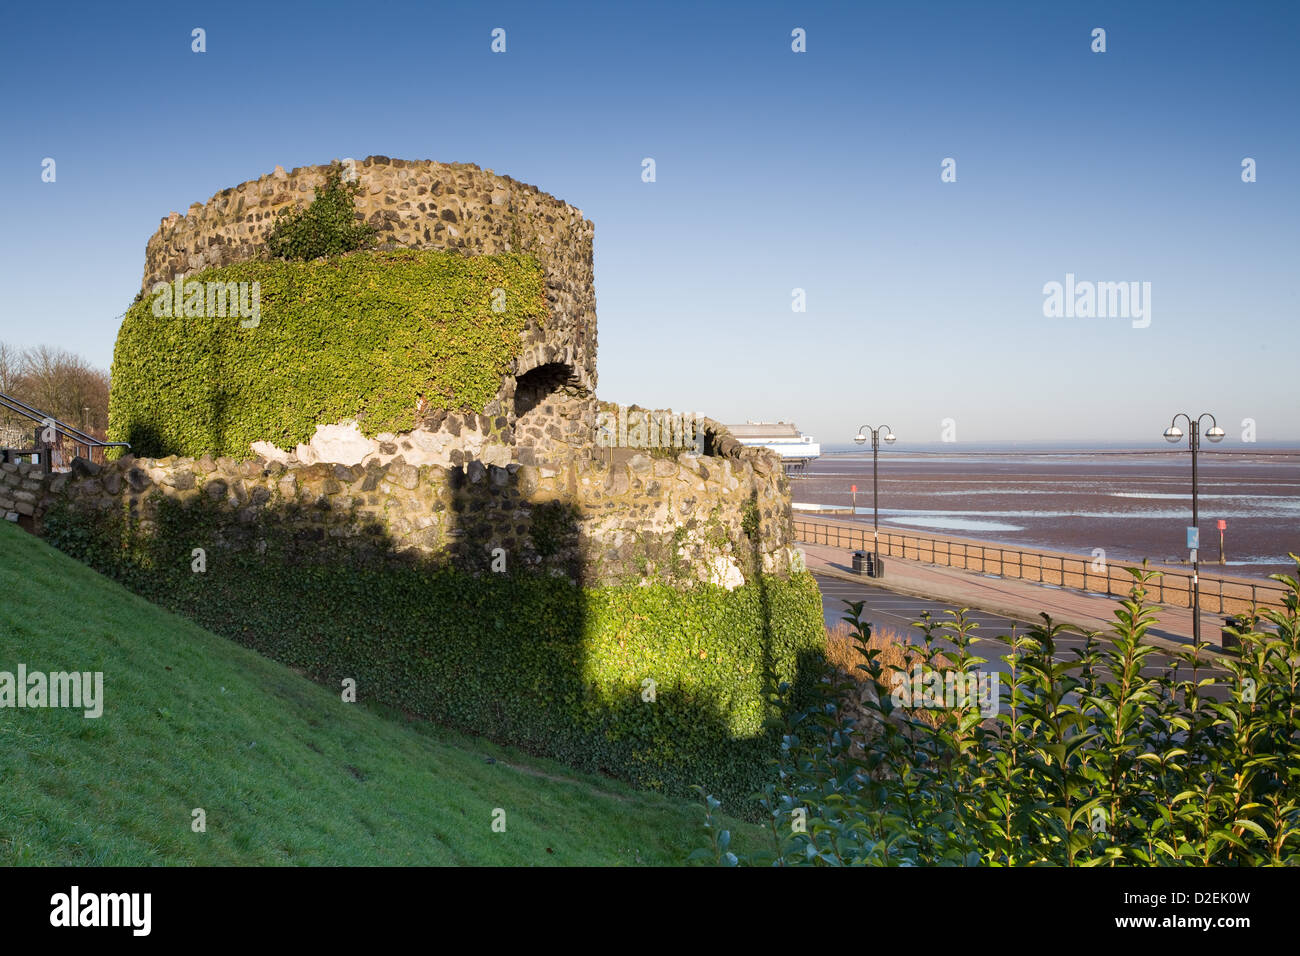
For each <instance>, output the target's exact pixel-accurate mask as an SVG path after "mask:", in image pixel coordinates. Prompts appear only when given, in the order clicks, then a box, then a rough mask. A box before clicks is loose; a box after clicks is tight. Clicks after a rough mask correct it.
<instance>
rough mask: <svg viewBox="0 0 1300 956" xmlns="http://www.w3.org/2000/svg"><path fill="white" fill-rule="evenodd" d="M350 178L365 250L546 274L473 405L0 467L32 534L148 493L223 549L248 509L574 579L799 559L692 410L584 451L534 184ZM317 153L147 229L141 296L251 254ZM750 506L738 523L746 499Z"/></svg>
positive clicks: (572, 289)
mask: <svg viewBox="0 0 1300 956" xmlns="http://www.w3.org/2000/svg"><path fill="white" fill-rule="evenodd" d="M341 164H342V166H343V170H344V175H345V178H348V179H355V180H356V181H359V182H360V184H361V187H362V192H361V195H360V196H359V198H358V205H357V208H358V214H359V215H360V216H362V217H364V218H365V219H366V220H367V221H369V222H371V223H372V224H373V225H375V226H376V228H377V229H378V230H379V238H380V246H379V247H380V248H383V249H396V248H433V249H455V250H460V251H462V252H464V253H466V254H470V255H493V254H500V253H506V252H520V253H525V254H528V255H531V256H533V257H535V258H536V259H537V260H538V261H539V262H540V263H541V265H542V267H543V269H544V271H545V276H546V292H547V301H548V305H549V311H550V316H549V318H548V320H547V321H546V322H545V323H544V324H542V323H538V324H535V325H533V326H530V327H529V328H526V329H525V330H524V331H523V332H522V333H521V339H522V341H521V350H520V352H519V355H518V357H517V358H516V360H515V361H514V363H513V365H512V367H511V369H510V370H509V373H508V374H507V375H506V376H504V378H503V381H502V384H501V388H500V390H499V391H498V393H497V396H496V397H495V399H494V400H493V401H492V402H491V403H489V405H488V406H487V407H486V409H485V410H484V411H483V412H482V413H477V412H471V411H462V412H442V411H437V412H431V413H429V415H428V416H426V417H425V419H424V420H423V421H422V422H421V423H420V424H419V426H418V427H417V428H416V429H415V430H414V431H412V432H410V433H405V434H400V435H391V434H384V435H378V436H375V437H374V438H368V437H366V436H364V435H362V434H361V433H360V431H359V429H358V428H357V427H356V425H355V423H353V422H320V423H319V424H318V427H317V432H316V436H315V437H314V438H313V439H312V440H311V442H309V443H308V444H306V445H299V446H297V447H296V448H294V449H281V448H276V447H275V446H273V445H271V444H270V443H267V442H257V443H254V444H253V446H252V447H251V448H250V460H248V461H242V462H237V461H234V460H230V459H217V460H213V459H212V458H210V457H204V458H200V459H197V460H194V459H177V458H165V459H159V460H149V459H135V458H132V457H130V456H127V457H125V458H123V459H121V460H119V461H117V462H113V463H109V464H108V465H107V466H102V467H101V466H96V465H92V464H90V463H87V462H80V461H79V462H77V463H76V468H75V469H74V471H73V473H72V474H71V475H46V474H44V473H43V472H41V471H40V470H39V469H34V468H31V467H30V466H25V465H17V466H15V465H6V466H4V467H3V469H0V512H5V513H7V514H8V516H10V517H11V518H13V519H21V520H22V521H23V523H25V524H27V525H29V526H30V527H32V528H33V529H34V530H38V529H39V527H40V523H41V518H42V516H43V515H44V513H45V512H46V511H47V510H48V509H49V508H50V507H52V506H53V505H54V504H56V503H58V502H60V501H62V502H64V503H66V504H67V505H68V506H69V507H71V508H73V509H75V510H77V511H81V512H88V513H92V514H93V512H94V511H96V510H101V509H108V508H117V509H121V508H125V509H127V510H128V511H129V512H130V513H131V514H132V515H134V516H135V517H136V518H137V519H138V520H139V522H140V528H141V529H142V531H143V532H145V533H148V531H149V529H150V527H151V524H152V522H153V519H154V516H155V514H156V509H157V507H158V505H159V502H160V501H161V500H162V499H164V498H170V499H173V500H177V501H182V502H185V501H193V500H195V499H198V498H199V497H200V496H202V497H203V498H204V499H205V500H206V501H207V502H208V503H210V504H212V505H213V506H216V507H219V508H221V509H224V512H225V513H226V514H228V516H229V534H228V535H223V539H224V544H225V546H230V547H256V546H257V528H258V527H259V526H260V525H261V522H263V521H264V520H265V518H266V516H267V515H270V514H274V519H275V520H277V521H288V522H290V523H292V524H293V525H294V527H295V528H296V529H297V530H299V531H301V532H302V534H303V535H304V536H310V535H311V534H314V533H321V534H324V533H330V529H334V531H335V532H337V531H338V529H341V528H343V529H352V530H353V531H355V530H357V529H360V528H371V529H379V530H380V531H381V532H382V535H383V537H384V540H385V541H386V542H387V546H388V547H390V548H391V549H393V550H395V551H399V552H411V553H418V554H424V555H428V556H431V557H435V558H439V559H445V560H449V561H457V562H459V563H462V564H465V565H467V566H469V567H473V568H477V567H483V566H485V564H486V560H487V556H488V555H489V554H490V553H491V552H492V551H493V549H496V548H502V549H504V550H505V551H506V552H507V553H509V554H512V555H515V556H516V558H517V560H518V561H520V562H522V563H523V564H524V565H525V566H535V567H539V568H542V567H545V566H547V565H552V566H553V567H554V568H555V569H556V570H560V569H566V570H568V571H570V572H573V573H575V574H577V575H578V576H580V578H581V579H582V580H583V581H584V582H586V583H606V584H612V583H621V582H628V581H645V580H649V579H658V578H663V577H665V576H669V575H672V576H674V577H678V578H680V577H681V575H682V574H683V571H684V573H685V576H686V577H687V578H689V579H693V580H700V581H708V582H712V583H716V584H719V585H723V586H726V587H735V586H737V585H739V584H742V583H744V581H745V580H746V578H747V576H748V575H752V574H753V573H754V572H756V571H758V570H759V569H761V570H763V571H765V572H768V573H785V572H787V571H789V570H791V569H792V568H795V567H798V566H801V561H800V558H799V555H798V552H797V551H796V550H795V548H794V546H793V541H794V538H793V523H792V514H791V507H790V496H789V489H788V485H787V480H786V478H785V475H784V472H783V470H782V467H781V465H780V462H779V461H778V460H777V458H776V456H775V455H773V454H772V453H770V452H767V451H765V450H762V449H756V448H749V447H746V446H743V445H741V444H740V443H739V442H737V441H736V440H735V439H734V438H732V437H731V436H730V435H729V434H728V433H727V432H726V429H725V427H723V426H722V425H720V424H718V423H716V422H713V421H711V420H707V419H704V420H702V423H703V427H704V428H705V431H706V433H707V438H708V440H707V441H706V442H705V443H704V453H703V454H697V453H695V451H693V450H691V451H683V452H681V453H680V454H678V453H676V449H673V450H664V449H658V450H639V449H629V448H617V447H615V448H607V447H598V444H597V440H596V412H597V407H598V405H597V400H596V396H595V386H596V311H595V287H594V278H593V271H592V242H593V236H594V226H593V225H592V223H591V222H590V221H588V220H587V219H585V218H583V215H582V212H581V211H580V210H578V209H575V208H574V207H572V206H570V205H568V204H567V203H564V202H562V201H560V200H558V199H555V198H554V197H552V196H549V195H547V194H545V193H543V192H541V191H540V190H538V189H537V188H536V187H534V186H528V185H525V184H523V183H519V182H516V181H515V180H512V179H510V178H509V177H505V176H498V175H496V174H494V173H493V172H492V171H491V170H483V169H480V168H478V167H477V166H474V165H472V164H445V163H435V162H431V161H405V160H396V159H389V158H387V157H383V156H372V157H369V158H367V159H365V160H361V161H354V160H343V161H342V163H341ZM329 168H330V167H329V166H309V167H303V168H299V169H294V170H292V171H290V172H285V171H284V170H283V169H281V168H279V167H277V168H276V169H275V171H274V172H272V173H270V174H268V175H265V176H262V177H261V178H259V179H257V180H254V181H251V182H247V183H243V184H242V185H239V186H235V187H232V188H230V189H225V190H222V191H221V192H219V193H217V195H215V196H213V197H212V198H211V199H210V200H208V202H207V203H204V204H198V203H195V204H194V205H192V206H191V207H190V208H189V210H188V212H187V214H186V215H184V216H181V215H178V214H177V213H172V214H171V215H169V216H168V217H166V218H165V219H163V220H162V223H161V225H160V227H159V229H158V231H157V233H155V234H154V236H153V237H152V238H151V239H150V240H149V242H148V245H147V249H146V256H145V269H144V276H143V281H142V292H145V293H147V291H148V290H149V289H150V288H151V287H152V286H153V285H154V283H156V282H160V281H172V280H174V279H175V278H176V277H177V276H187V275H189V274H192V273H194V272H197V271H199V270H202V269H206V268H210V267H214V266H220V265H225V264H228V263H231V262H237V261H241V260H244V259H248V258H252V257H255V256H258V255H261V254H263V253H264V250H265V242H266V237H267V234H268V233H269V232H270V230H271V228H272V226H273V225H274V222H275V217H276V214H277V213H278V212H279V211H280V210H282V209H285V208H288V207H291V206H293V205H294V204H295V203H301V204H303V205H305V204H307V203H308V202H310V200H311V199H312V197H313V194H314V189H315V187H316V186H319V185H322V184H323V183H324V182H325V177H326V174H327V173H328V171H329ZM557 502H558V503H563V504H565V505H566V506H567V507H569V508H570V510H571V513H572V514H574V515H575V516H576V517H575V519H574V527H573V529H572V531H573V534H572V535H571V536H569V537H568V538H566V541H565V543H564V547H562V548H560V549H559V550H558V551H557V550H556V549H555V547H554V545H553V543H550V544H543V543H542V542H540V541H539V540H538V539H539V532H538V527H539V526H538V514H539V513H540V512H541V511H542V510H543V509H545V508H546V507H547V506H549V505H553V504H555V503H557ZM748 514H752V515H753V517H754V518H756V519H757V524H756V526H751V528H750V530H751V531H754V532H756V534H750V533H747V532H746V525H747V522H746V515H748Z"/></svg>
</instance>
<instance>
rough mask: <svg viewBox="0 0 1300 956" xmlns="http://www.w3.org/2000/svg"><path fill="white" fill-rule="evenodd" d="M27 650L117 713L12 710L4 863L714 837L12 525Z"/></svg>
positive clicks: (410, 859)
mask: <svg viewBox="0 0 1300 956" xmlns="http://www.w3.org/2000/svg"><path fill="white" fill-rule="evenodd" d="M20 662H21V663H23V664H26V665H27V668H28V670H29V671H34V670H40V671H46V672H49V671H63V670H79V671H102V672H103V674H104V712H103V716H101V717H99V718H98V719H87V718H85V717H84V716H83V714H82V712H81V711H80V710H76V711H74V710H63V709H48V708H47V709H17V708H12V707H6V708H0V865H13V864H32V865H127V866H132V865H158V864H164V865H174V864H180V865H267V864H270V865H283V864H327V865H378V864H396V865H404V864H428V865H443V864H468V865H621V864H632V865H636V864H646V865H672V864H679V863H681V862H682V861H684V860H685V858H686V855H687V854H688V853H689V851H690V850H691V849H692V848H694V847H695V846H698V845H699V844H700V833H701V830H700V820H701V813H700V811H699V810H698V809H697V808H695V807H693V806H690V805H689V804H684V803H682V802H680V801H675V800H670V799H667V798H664V797H661V796H658V795H656V794H649V793H644V792H640V791H637V790H634V789H632V788H630V787H627V786H625V785H623V784H620V783H618V782H617V781H612V780H607V779H604V778H600V777H591V776H586V775H583V774H579V773H576V772H574V771H571V770H569V769H567V768H565V767H562V766H560V765H558V764H555V763H552V762H549V761H546V760H542V759H538V758H535V757H531V756H526V755H523V754H520V753H519V752H517V751H514V750H511V749H507V748H502V747H498V746H495V745H493V744H491V743H487V742H484V741H481V740H475V739H472V738H469V737H465V736H463V735H460V734H456V733H453V732H451V731H448V730H445V729H443V728H440V727H437V726H435V725H433V724H430V723H428V722H425V721H421V720H414V719H409V718H407V717H406V716H404V715H402V714H400V713H395V712H380V711H378V710H374V709H371V708H369V707H368V706H367V705H366V704H365V703H364V702H362V703H357V704H349V703H344V702H343V701H342V699H341V694H340V693H338V692H335V691H333V690H330V689H327V688H324V687H321V686H318V685H316V684H313V683H311V682H310V681H308V680H306V679H305V678H303V677H301V676H299V675H298V674H296V673H295V672H294V671H292V670H290V669H288V668H286V667H282V666H281V665H278V664H275V663H273V662H271V661H269V660H267V659H265V658H263V657H261V656H259V655H257V654H256V653H254V652H252V651H249V650H246V649H244V648H242V647H240V646H238V645H236V644H234V643H232V642H230V641H227V640H225V639H223V638H220V637H217V636H216V635H214V634H212V633H210V632H208V631H205V630H203V629H201V628H199V627H197V626H195V625H194V624H191V623H189V622H188V621H186V620H184V619H183V618H180V617H177V616H176V615H174V614H170V613H168V612H166V611H163V610H161V609H159V608H157V607H155V606H153V605H151V604H149V603H147V602H146V601H144V600H143V599H141V598H139V597H136V596H135V595H133V594H131V593H129V592H128V591H126V590H125V589H123V588H122V587H120V586H119V585H117V584H116V583H114V582H112V581H110V580H108V579H106V578H104V577H101V576H100V575H98V574H96V573H95V572H94V571H92V570H90V569H89V568H87V567H85V566H83V565H81V564H79V563H77V562H76V561H73V560H72V559H71V558H69V557H67V556H66V555H63V554H61V553H60V552H58V551H55V550H53V549H52V548H50V547H48V546H47V545H45V544H44V543H42V542H41V541H39V540H38V539H36V538H33V537H31V536H29V535H27V534H25V533H24V532H22V531H20V530H18V529H17V528H15V527H13V526H12V525H10V524H8V523H6V522H0V671H9V672H11V673H13V672H16V671H17V668H18V664H19V663H20ZM489 761H493V762H489ZM196 807H201V808H203V809H204V811H205V812H206V817H207V831H206V832H205V833H195V832H193V831H192V829H191V811H192V810H193V809H194V808H196ZM496 808H501V809H504V810H505V812H506V815H505V823H506V828H505V832H503V833H498V832H493V829H492V818H493V811H494V809H496ZM727 822H728V823H729V824H730V825H731V827H732V830H733V832H735V833H736V835H737V837H738V838H740V839H747V840H752V841H754V842H757V841H758V840H759V839H761V837H760V835H759V831H758V829H757V828H756V827H753V826H751V825H748V824H745V823H740V822H734V821H727Z"/></svg>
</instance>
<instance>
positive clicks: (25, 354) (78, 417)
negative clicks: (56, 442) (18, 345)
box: [0, 342, 109, 434]
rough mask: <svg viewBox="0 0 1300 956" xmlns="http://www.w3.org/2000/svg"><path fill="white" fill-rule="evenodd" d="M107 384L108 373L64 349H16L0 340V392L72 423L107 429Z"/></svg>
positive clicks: (102, 429)
mask: <svg viewBox="0 0 1300 956" xmlns="http://www.w3.org/2000/svg"><path fill="white" fill-rule="evenodd" d="M108 384H109V383H108V373H106V372H104V371H103V370H102V369H97V368H95V367H94V366H93V365H91V364H90V363H89V362H87V361H86V360H85V359H84V358H82V357H81V356H79V355H74V354H73V353H71V352H68V351H66V350H64V349H58V348H52V347H50V346H48V345H38V346H36V347H35V348H30V349H25V350H19V349H15V348H13V347H12V346H9V345H6V344H5V343H2V342H0V392H4V393H5V394H7V395H12V396H13V397H14V398H16V399H18V400H19V401H22V402H25V403H26V404H28V405H31V406H32V407H33V408H35V409H37V410H38V411H41V412H44V413H45V414H47V415H52V416H54V417H55V418H57V419H58V420H60V421H62V422H66V423H67V424H68V425H71V426H73V427H76V428H85V429H87V430H89V431H91V432H92V433H94V434H102V433H103V432H104V430H105V429H107V427H108ZM28 424H30V423H27V422H24V427H27V425H28ZM32 427H35V426H34V425H32Z"/></svg>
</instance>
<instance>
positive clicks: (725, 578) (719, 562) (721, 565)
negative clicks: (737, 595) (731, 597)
mask: <svg viewBox="0 0 1300 956" xmlns="http://www.w3.org/2000/svg"><path fill="white" fill-rule="evenodd" d="M709 583H710V584H720V585H722V586H723V587H724V588H726V589H727V590H728V591H734V590H735V589H736V588H738V587H740V586H741V585H742V584H744V583H745V575H744V574H742V573H741V570H740V566H739V565H738V564H736V562H735V561H734V560H733V559H732V558H729V557H727V556H726V555H724V554H720V555H718V556H717V557H715V558H714V559H713V560H712V561H710V562H709Z"/></svg>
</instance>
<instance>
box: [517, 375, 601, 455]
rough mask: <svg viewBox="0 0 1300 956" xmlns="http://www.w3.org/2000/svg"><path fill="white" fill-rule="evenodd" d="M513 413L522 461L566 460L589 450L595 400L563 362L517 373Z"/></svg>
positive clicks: (593, 425)
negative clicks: (519, 374) (521, 373)
mask: <svg viewBox="0 0 1300 956" xmlns="http://www.w3.org/2000/svg"><path fill="white" fill-rule="evenodd" d="M514 412H515V423H514V432H515V446H516V448H517V449H518V452H519V460H520V461H521V462H523V463H524V464H539V463H542V462H560V461H566V460H568V459H569V458H571V457H572V456H573V455H574V454H579V453H582V452H583V451H586V450H589V449H590V446H591V442H592V440H593V433H592V429H593V428H594V427H595V400H594V398H593V397H592V396H591V394H590V393H589V392H588V391H587V390H586V389H585V388H583V387H582V386H581V385H580V384H578V378H577V376H576V375H575V374H574V371H573V368H572V367H571V366H569V365H567V364H565V363H563V362H547V363H546V364H545V365H539V366H537V367H536V368H534V369H530V370H529V371H527V372H525V373H524V374H523V375H521V376H519V378H518V379H517V380H516V381H515V402H514Z"/></svg>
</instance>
